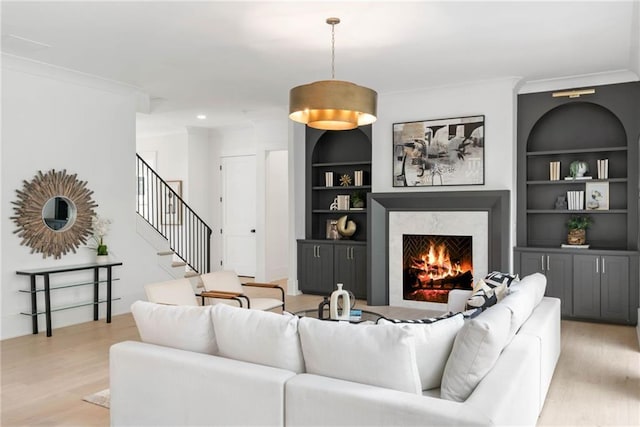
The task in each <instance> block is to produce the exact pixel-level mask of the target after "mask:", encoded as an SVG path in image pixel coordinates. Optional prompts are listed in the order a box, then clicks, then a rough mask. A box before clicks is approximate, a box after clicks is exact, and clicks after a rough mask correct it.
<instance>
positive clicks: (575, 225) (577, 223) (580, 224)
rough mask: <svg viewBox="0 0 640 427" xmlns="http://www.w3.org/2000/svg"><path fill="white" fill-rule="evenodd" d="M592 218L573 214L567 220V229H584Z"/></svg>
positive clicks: (590, 222)
mask: <svg viewBox="0 0 640 427" xmlns="http://www.w3.org/2000/svg"><path fill="white" fill-rule="evenodd" d="M592 223H593V220H592V219H591V218H589V217H588V216H573V217H571V218H570V219H569V221H567V227H568V228H569V230H586V229H587V228H589V225H591V224H592Z"/></svg>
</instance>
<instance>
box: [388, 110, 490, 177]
mask: <svg viewBox="0 0 640 427" xmlns="http://www.w3.org/2000/svg"><path fill="white" fill-rule="evenodd" d="M454 185H484V115H476V116H467V117H455V118H448V119H436V120H423V121H415V122H403V123H394V124H393V186H394V187H436V186H437V187H440V186H454Z"/></svg>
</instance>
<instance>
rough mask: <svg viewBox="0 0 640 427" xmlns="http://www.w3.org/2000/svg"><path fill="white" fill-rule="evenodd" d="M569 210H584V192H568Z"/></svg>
mask: <svg viewBox="0 0 640 427" xmlns="http://www.w3.org/2000/svg"><path fill="white" fill-rule="evenodd" d="M567 209H568V210H570V211H580V210H582V209H584V191H567Z"/></svg>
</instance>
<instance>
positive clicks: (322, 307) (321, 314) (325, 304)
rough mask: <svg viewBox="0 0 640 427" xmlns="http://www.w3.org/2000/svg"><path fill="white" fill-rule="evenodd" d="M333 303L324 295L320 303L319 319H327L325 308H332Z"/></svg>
mask: <svg viewBox="0 0 640 427" xmlns="http://www.w3.org/2000/svg"><path fill="white" fill-rule="evenodd" d="M330 307H331V305H330V302H329V297H324V298H323V299H322V302H321V303H320V305H318V319H320V320H323V319H326V317H325V315H324V311H325V309H330Z"/></svg>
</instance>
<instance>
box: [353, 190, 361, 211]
mask: <svg viewBox="0 0 640 427" xmlns="http://www.w3.org/2000/svg"><path fill="white" fill-rule="evenodd" d="M351 205H352V206H353V207H352V208H351V210H354V211H357V210H362V209H364V197H363V194H362V192H360V191H356V192H355V193H353V196H351Z"/></svg>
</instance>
